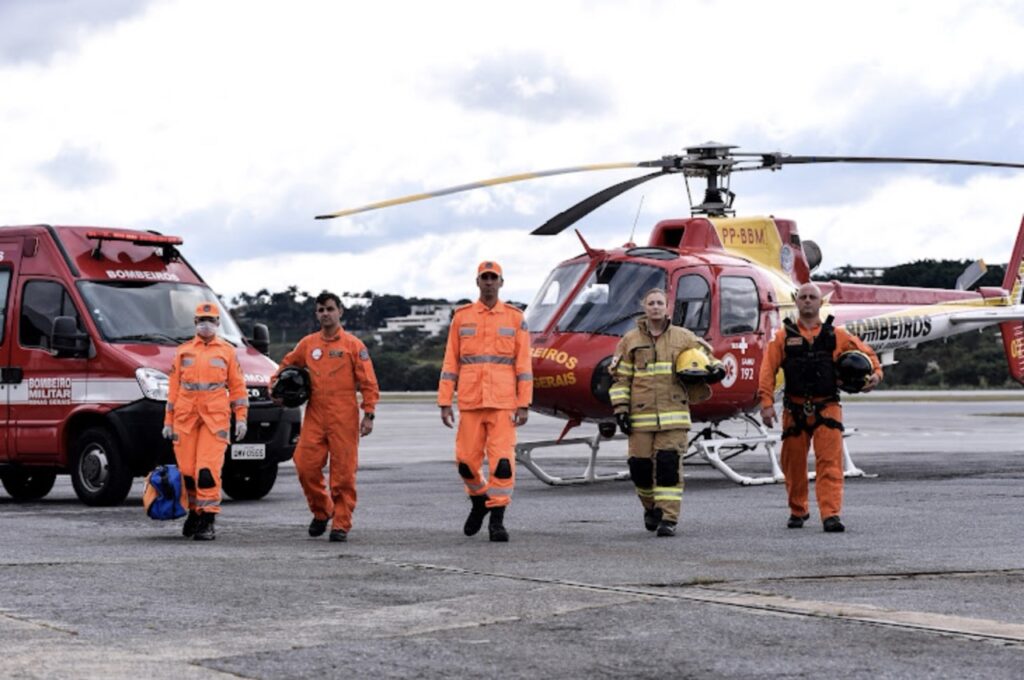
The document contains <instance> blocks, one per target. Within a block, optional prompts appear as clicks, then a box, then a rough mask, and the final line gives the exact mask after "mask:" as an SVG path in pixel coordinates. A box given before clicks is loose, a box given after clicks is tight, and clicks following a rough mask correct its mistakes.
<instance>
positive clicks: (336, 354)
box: [327, 349, 345, 358]
mask: <svg viewBox="0 0 1024 680" xmlns="http://www.w3.org/2000/svg"><path fill="white" fill-rule="evenodd" d="M344 353H345V350H343V349H332V350H330V351H328V352H327V356H329V357H332V358H338V357H340V356H341V355H342V354H344Z"/></svg>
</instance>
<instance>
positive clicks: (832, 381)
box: [782, 316, 839, 400]
mask: <svg viewBox="0 0 1024 680" xmlns="http://www.w3.org/2000/svg"><path fill="white" fill-rule="evenodd" d="M832 319H833V317H831V316H829V317H828V318H827V319H825V323H823V324H822V325H821V332H819V333H818V335H817V337H815V338H814V342H807V339H806V338H805V337H804V336H802V335H801V334H800V329H799V328H797V325H796V323H794V322H793V321H792V320H790V319H786V320H785V321H784V322H783V325H784V326H785V328H786V344H785V351H786V355H785V357H784V358H783V360H782V371H783V374H784V375H785V377H786V387H785V393H786V396H787V397H799V398H808V397H810V398H815V399H820V398H822V397H830V398H834V399H836V400H838V399H839V390H838V388H837V387H836V368H835V362H834V360H833V359H832V355H833V353H834V352H835V349H836V333H835V329H834V328H833V327H832Z"/></svg>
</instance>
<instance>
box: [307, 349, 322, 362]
mask: <svg viewBox="0 0 1024 680" xmlns="http://www.w3.org/2000/svg"><path fill="white" fill-rule="evenodd" d="M323 355H324V351H323V350H322V349H320V348H319V347H317V348H316V349H314V350H313V351H312V352H310V353H309V356H311V357H313V361H319V360H320V357H322V356H323Z"/></svg>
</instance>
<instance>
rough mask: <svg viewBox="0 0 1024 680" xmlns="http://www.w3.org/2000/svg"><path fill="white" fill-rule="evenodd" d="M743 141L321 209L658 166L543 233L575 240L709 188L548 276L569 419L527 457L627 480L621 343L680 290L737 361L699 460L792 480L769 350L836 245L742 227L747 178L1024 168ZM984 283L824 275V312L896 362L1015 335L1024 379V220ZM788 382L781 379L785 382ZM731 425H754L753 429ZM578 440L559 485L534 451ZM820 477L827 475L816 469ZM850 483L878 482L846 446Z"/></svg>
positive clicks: (1015, 355) (550, 384) (536, 343)
mask: <svg viewBox="0 0 1024 680" xmlns="http://www.w3.org/2000/svg"><path fill="white" fill-rule="evenodd" d="M737 149H739V147H737V146H732V145H727V144H721V143H717V142H706V143H704V144H700V145H696V146H692V147H687V148H685V149H684V153H682V154H671V155H666V156H662V157H661V158H660V159H656V160H649V161H640V162H626V163H603V164H595V165H581V166H574V167H567V168H561V169H555V170H545V171H540V172H531V173H522V174H517V175H509V176H504V177H497V178H493V179H488V180H482V181H479V182H473V183H470V184H463V185H459V186H454V187H449V188H447V189H440V190H437V191H433V192H429V193H422V194H415V195H411V196H404V197H401V198H396V199H390V200H386V201H381V202H377V203H371V204H368V205H364V206H362V207H358V208H353V209H347V210H342V211H338V212H334V213H328V214H323V215H317V216H316V219H332V218H336V217H344V216H348V215H353V214H356V213H359V212H364V211H368V210H375V209H379V208H384V207H389V206H393V205H399V204H403V203H409V202H413V201H418V200H423V199H427V198H432V197H436V196H443V195H447V194H453V193H459V192H463V191H470V190H473V189H478V188H483V187H489V186H495V185H497V184H503V183H509V182H518V181H523V180H528V179H535V178H540V177H549V176H553V175H560V174H569V173H578V172H590V171H599V170H608V169H620V168H654V169H655V171H654V172H651V173H648V174H644V175H640V176H638V177H634V178H631V179H628V180H625V181H623V182H620V183H618V184H615V185H613V186H610V187H608V188H605V189H603V190H601V191H599V192H597V193H595V194H593V195H592V196H589V197H587V198H585V199H584V200H582V201H580V202H579V203H577V204H575V205H573V206H572V207H570V208H568V209H566V210H565V211H563V212H561V213H559V214H557V215H555V216H554V217H552V218H551V219H549V220H548V221H547V222H545V223H544V224H542V225H541V226H539V227H537V228H536V229H534V230H533V231H532V232H531V233H532V234H534V235H540V236H549V235H554V234H559V233H561V232H562V231H564V230H565V229H567V228H569V227H570V226H572V225H573V224H575V223H576V222H578V221H579V220H580V219H582V218H583V217H585V216H586V215H588V214H589V213H591V212H592V211H593V210H595V209H597V208H598V207H600V206H601V205H603V204H605V203H607V202H608V201H610V200H612V199H614V198H615V197H617V196H619V195H620V194H622V193H624V192H626V191H628V190H630V189H632V188H634V187H636V186H639V185H640V184H643V183H644V182H647V181H650V180H653V179H656V178H661V177H665V176H669V175H681V176H682V177H683V178H684V179H685V180H686V188H687V195H688V196H691V197H692V195H691V194H690V191H689V188H690V187H689V179H690V178H697V179H701V180H704V182H705V183H706V187H705V191H704V194H703V200H702V201H701V202H700V203H694V201H693V200H692V198H691V200H690V216H689V217H686V218H670V219H663V220H660V221H659V222H657V223H656V224H655V225H654V228H653V230H652V231H651V234H650V237H649V238H648V241H647V243H646V244H643V245H638V244H636V243H633V242H632V241H630V242H627V243H625V244H624V245H622V246H620V247H617V248H612V249H599V248H593V247H591V246H590V245H589V244H588V243H587V241H586V240H585V239H584V237H583V235H582V234H580V232H579V230H577V231H576V234H577V236H578V238H579V240H580V243H581V245H582V247H583V253H581V254H580V255H577V256H575V257H572V258H570V259H568V260H565V261H564V262H562V263H561V264H559V265H557V266H556V267H555V269H554V270H553V271H552V272H551V273H550V274H549V275H548V277H547V279H546V280H545V281H544V283H543V284H542V286H541V287H540V289H539V290H538V292H537V294H536V296H535V297H534V299H533V301H532V302H531V303H530V304H529V305H528V306H527V308H526V312H525V318H526V322H527V325H528V326H529V328H530V335H531V345H532V353H533V375H534V402H533V405H532V406H531V409H532V410H534V411H537V412H539V413H543V414H547V415H551V416H556V417H559V418H562V419H564V420H565V421H566V425H565V427H564V429H563V430H562V433H561V435H560V436H559V437H558V438H557V439H556V440H553V441H539V442H522V443H520V444H518V445H517V448H516V457H517V461H518V462H519V463H520V464H521V465H523V466H525V467H526V468H527V469H529V470H530V471H531V472H532V473H533V474H534V475H535V476H536V477H538V478H539V479H540V480H541V481H543V482H545V483H547V484H552V485H568V484H580V483H591V482H597V481H603V480H612V479H627V478H628V472H625V471H622V472H615V473H611V474H609V473H601V474H599V473H598V472H597V471H596V461H597V456H598V451H599V448H600V445H601V443H602V441H607V440H609V439H613V438H618V437H621V435H616V434H615V432H616V429H615V421H614V417H613V414H612V409H611V403H610V400H609V397H608V390H609V388H610V386H611V375H610V372H609V365H610V363H611V361H612V353H613V351H614V350H615V347H616V344H617V343H618V341H619V339H620V338H621V336H622V335H623V334H624V333H625V332H626V331H628V330H630V329H631V328H632V327H633V326H634V324H635V319H636V317H637V316H639V315H640V313H641V310H640V305H639V300H640V298H641V296H642V295H643V294H644V293H645V292H646V291H648V290H650V289H652V288H662V289H664V290H665V291H666V294H667V297H668V301H669V313H670V315H671V319H672V323H674V324H676V325H680V326H684V327H686V328H688V329H689V330H691V331H693V332H694V333H695V334H697V335H698V336H699V337H702V338H704V339H705V340H706V341H707V342H708V343H709V344H710V346H711V347H712V349H713V351H714V355H715V356H716V357H717V358H718V359H720V360H721V361H722V363H723V364H724V367H725V371H726V375H725V378H724V379H723V380H722V381H721V382H720V383H718V384H716V385H715V386H714V388H713V393H712V396H711V398H710V399H709V400H707V401H705V402H703V403H700V404H696V405H694V406H693V407H692V408H691V417H692V419H693V420H694V422H695V424H696V423H702V424H703V429H701V430H697V431H695V432H694V433H693V434H692V435H691V443H690V447H689V449H688V451H687V453H686V454H685V455H684V459H690V458H694V457H696V456H699V457H700V460H699V461H691V462H704V463H706V464H708V465H711V466H712V467H714V468H715V469H717V470H718V471H719V472H721V473H722V474H723V475H725V476H726V477H727V478H728V479H730V480H732V481H733V482H736V483H738V484H743V485H757V484H769V483H776V482H779V481H782V480H783V479H784V476H783V474H782V471H781V468H780V467H779V464H778V458H777V454H776V451H775V447H776V445H777V444H778V442H779V436H778V434H777V433H773V432H770V431H769V430H767V429H766V428H765V427H764V426H763V424H762V423H760V422H759V420H758V419H757V418H756V417H755V415H756V414H757V411H758V397H757V389H758V376H759V372H760V364H761V359H762V355H763V353H764V351H765V348H766V346H767V344H768V342H769V341H770V340H771V338H772V336H773V335H774V334H775V331H776V330H777V329H778V328H779V327H780V326H781V324H782V321H783V319H784V318H787V317H790V318H795V316H796V308H795V304H794V293H795V291H796V289H797V288H798V287H799V286H800V285H801V284H803V283H806V282H809V281H811V274H812V272H814V271H815V270H816V269H817V268H818V266H819V265H820V264H821V260H822V254H821V250H820V248H819V247H818V246H817V244H815V243H814V242H813V241H811V240H806V239H803V238H801V236H800V233H799V231H798V230H797V225H796V223H795V222H794V221H792V220H787V219H782V218H777V217H772V216H752V217H737V216H736V214H735V210H734V209H733V202H734V199H735V197H736V194H735V193H734V192H733V191H732V190H731V189H730V180H731V176H732V174H733V173H738V172H748V171H755V170H770V171H775V170H780V169H782V168H783V167H785V166H787V165H798V164H813V163H861V164H876V163H904V164H933V165H954V166H980V167H992V168H1015V169H1022V168H1024V164H1020V163H1004V162H995V161H977V160H960V159H943V158H915V157H895V156H893V157H888V156H798V155H790V154H784V153H782V152H777V151H776V152H769V153H752V152H741V151H738V150H737ZM983 273H984V264H983V263H981V262H978V263H976V264H975V265H974V266H972V267H969V268H968V271H966V272H965V273H964V275H962V276H961V279H960V280H959V281H958V284H957V287H956V288H955V289H933V288H911V287H902V286H885V285H866V284H854V283H840V282H838V281H835V280H833V281H825V282H823V281H818V282H816V283H818V286H819V287H820V289H821V291H822V297H823V301H824V304H823V306H822V314H823V316H827V315H832V316H834V318H835V321H834V323H835V325H837V326H844V327H845V328H846V329H847V330H849V331H850V332H851V333H853V334H854V335H857V336H859V337H860V338H861V339H863V340H864V341H865V342H866V343H867V344H868V345H870V346H871V347H872V349H874V350H875V351H876V352H877V353H878V355H879V358H880V359H881V361H882V363H883V364H884V365H891V364H893V363H895V358H894V355H895V352H896V351H897V350H907V349H913V348H915V347H917V346H918V345H919V344H921V343H924V342H930V341H934V340H938V339H942V338H946V337H949V336H952V335H956V334H960V333H966V332H969V331H974V330H978V329H981V328H985V327H988V326H993V325H999V327H1000V331H1001V333H1002V340H1003V346H1004V350H1005V352H1006V357H1007V362H1008V367H1009V373H1010V376H1011V377H1012V378H1013V379H1014V380H1016V381H1018V382H1020V383H1022V384H1024V324H1022V323H1021V322H1022V320H1024V305H1022V300H1021V293H1022V286H1024V220H1022V222H1021V225H1020V227H1019V229H1018V233H1017V238H1016V242H1015V245H1014V247H1013V251H1012V253H1011V256H1010V260H1009V264H1008V266H1007V269H1006V274H1005V277H1004V280H1003V283H1002V286H1001V287H998V288H997V287H981V288H979V289H977V290H969V288H970V287H971V286H972V285H973V284H974V283H975V282H976V281H977V279H978V278H980V276H981V275H982V274H983ZM777 387H781V377H780V380H779V381H778V383H777ZM584 422H588V423H596V424H597V426H598V432H597V434H596V435H594V436H592V437H582V438H567V437H566V435H567V433H568V432H569V431H570V430H572V429H573V428H574V427H577V426H579V425H581V424H583V423H584ZM727 423H733V424H737V423H738V424H739V425H741V426H742V427H743V430H742V432H741V433H740V434H739V435H737V434H736V433H735V432H734V431H727V430H729V429H730V428H728V427H726V424H727ZM563 444H585V445H587V446H589V447H590V456H589V460H588V462H587V465H586V468H585V469H584V471H583V473H582V474H581V475H578V476H566V477H561V476H556V475H554V474H552V473H551V472H549V471H548V470H545V469H544V467H543V466H542V465H541V463H540V462H539V461H538V460H537V459H535V458H534V456H533V452H534V451H535V450H536V449H538V448H544V447H549V446H554V445H563ZM757 449H763V450H764V452H765V453H766V454H767V458H768V462H769V465H770V472H769V474H767V475H764V476H750V475H746V474H742V473H740V472H738V471H737V470H735V469H734V468H733V467H732V466H731V465H730V464H729V463H728V461H729V459H731V458H732V457H734V456H736V455H739V454H741V453H744V452H747V451H754V450H757ZM812 474H813V473H812ZM844 474H845V475H846V476H851V477H852V476H864V475H865V474H866V473H864V471H863V470H861V469H860V468H858V467H857V466H856V465H855V464H854V462H853V460H852V457H851V456H850V453H849V450H848V449H847V448H846V446H845V444H844Z"/></svg>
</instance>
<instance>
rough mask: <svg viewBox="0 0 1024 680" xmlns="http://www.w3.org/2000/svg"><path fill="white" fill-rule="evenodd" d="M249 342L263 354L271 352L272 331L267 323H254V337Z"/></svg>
mask: <svg viewBox="0 0 1024 680" xmlns="http://www.w3.org/2000/svg"><path fill="white" fill-rule="evenodd" d="M249 342H250V343H252V346H253V347H254V348H255V349H256V351H257V352H259V353H261V354H268V353H269V352H270V331H269V330H268V329H267V327H266V325H265V324H262V323H257V324H253V326H252V339H251V340H249Z"/></svg>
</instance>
